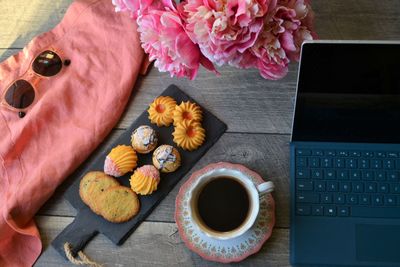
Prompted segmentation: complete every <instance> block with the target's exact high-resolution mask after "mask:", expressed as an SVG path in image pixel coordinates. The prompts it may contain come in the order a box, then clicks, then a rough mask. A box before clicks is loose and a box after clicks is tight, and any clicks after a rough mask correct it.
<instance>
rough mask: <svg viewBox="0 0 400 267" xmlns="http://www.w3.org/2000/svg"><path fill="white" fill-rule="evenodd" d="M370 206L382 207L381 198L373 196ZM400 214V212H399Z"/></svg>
mask: <svg viewBox="0 0 400 267" xmlns="http://www.w3.org/2000/svg"><path fill="white" fill-rule="evenodd" d="M372 204H373V205H376V206H382V205H383V196H378V195H376V196H373V197H372ZM399 212H400V210H399Z"/></svg>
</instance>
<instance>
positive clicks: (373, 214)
mask: <svg viewBox="0 0 400 267" xmlns="http://www.w3.org/2000/svg"><path fill="white" fill-rule="evenodd" d="M351 216H354V217H368V218H400V208H383V207H379V208H370V207H352V208H351Z"/></svg>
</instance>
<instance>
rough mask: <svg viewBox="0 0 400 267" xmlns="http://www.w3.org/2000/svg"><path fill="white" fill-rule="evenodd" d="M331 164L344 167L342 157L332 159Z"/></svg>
mask: <svg viewBox="0 0 400 267" xmlns="http://www.w3.org/2000/svg"><path fill="white" fill-rule="evenodd" d="M333 166H334V167H335V168H340V169H341V168H344V167H345V161H344V159H334V160H333Z"/></svg>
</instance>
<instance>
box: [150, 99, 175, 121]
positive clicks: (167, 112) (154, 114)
mask: <svg viewBox="0 0 400 267" xmlns="http://www.w3.org/2000/svg"><path fill="white" fill-rule="evenodd" d="M175 106H176V101H175V100H174V99H173V98H172V97H170V96H159V97H157V98H156V99H154V101H153V103H151V104H150V107H149V109H148V110H147V112H148V113H149V119H150V121H151V123H154V124H157V126H158V127H161V126H170V125H171V123H172V121H173V118H172V115H173V112H174V109H175Z"/></svg>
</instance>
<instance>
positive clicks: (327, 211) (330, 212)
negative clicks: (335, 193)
mask: <svg viewBox="0 0 400 267" xmlns="http://www.w3.org/2000/svg"><path fill="white" fill-rule="evenodd" d="M324 215H325V216H336V207H334V206H324Z"/></svg>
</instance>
